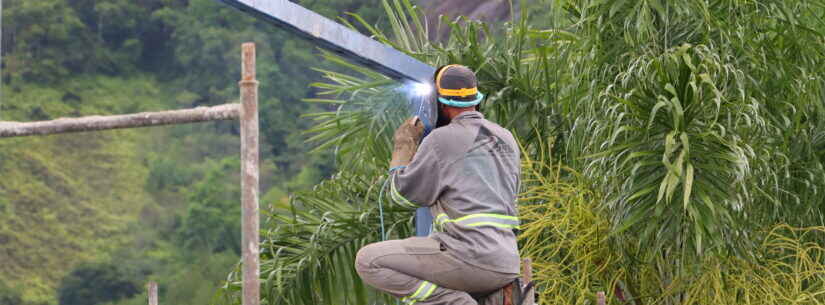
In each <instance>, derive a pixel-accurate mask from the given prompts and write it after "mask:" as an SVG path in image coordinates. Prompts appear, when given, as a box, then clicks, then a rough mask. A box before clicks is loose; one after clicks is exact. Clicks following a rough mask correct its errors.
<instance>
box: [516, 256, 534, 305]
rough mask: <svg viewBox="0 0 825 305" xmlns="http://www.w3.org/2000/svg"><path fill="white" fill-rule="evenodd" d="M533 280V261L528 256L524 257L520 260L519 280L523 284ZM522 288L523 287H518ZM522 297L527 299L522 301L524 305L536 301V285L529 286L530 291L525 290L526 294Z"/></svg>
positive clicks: (530, 304) (529, 304)
mask: <svg viewBox="0 0 825 305" xmlns="http://www.w3.org/2000/svg"><path fill="white" fill-rule="evenodd" d="M531 281H533V261H532V260H530V258H529V257H528V258H525V259H523V260H522V261H521V282H522V283H523V284H524V285H527V284H529V283H530V282H531ZM519 288H522V289H523V288H524V287H519ZM524 299H525V300H527V301H526V302H524V305H533V304H535V302H536V287H535V286H533V287H532V288H530V291H527V294H525V295H524Z"/></svg>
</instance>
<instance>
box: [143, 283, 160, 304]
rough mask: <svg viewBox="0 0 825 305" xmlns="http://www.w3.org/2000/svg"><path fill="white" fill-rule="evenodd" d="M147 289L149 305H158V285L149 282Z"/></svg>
mask: <svg viewBox="0 0 825 305" xmlns="http://www.w3.org/2000/svg"><path fill="white" fill-rule="evenodd" d="M146 289H147V290H148V292H149V305H158V283H155V282H149V284H146Z"/></svg>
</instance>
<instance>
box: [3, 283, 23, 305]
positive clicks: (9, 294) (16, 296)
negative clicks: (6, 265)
mask: <svg viewBox="0 0 825 305" xmlns="http://www.w3.org/2000/svg"><path fill="white" fill-rule="evenodd" d="M21 303H23V298H22V297H21V293H20V290H19V289H14V288H12V287H9V286H8V284H6V282H5V281H3V280H0V305H18V304H21Z"/></svg>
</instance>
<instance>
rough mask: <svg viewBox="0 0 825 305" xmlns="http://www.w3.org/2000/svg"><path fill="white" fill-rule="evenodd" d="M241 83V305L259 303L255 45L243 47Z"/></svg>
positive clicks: (245, 44)
mask: <svg viewBox="0 0 825 305" xmlns="http://www.w3.org/2000/svg"><path fill="white" fill-rule="evenodd" d="M242 49H243V50H242V58H243V63H242V67H241V68H242V69H241V81H240V82H239V85H240V87H241V120H240V121H241V122H240V123H241V191H242V193H241V206H242V207H241V208H242V214H243V215H242V217H243V220H242V227H243V228H242V229H243V231H242V234H243V236H242V238H241V239H242V245H241V249H242V255H243V305H258V304H259V303H260V300H261V297H260V295H261V291H260V289H261V287H260V272H261V271H260V266H259V246H260V245H259V244H258V243H259V237H258V234H259V223H258V222H259V218H258V213H259V211H258V81H257V80H255V44H254V43H244V44H243V46H242Z"/></svg>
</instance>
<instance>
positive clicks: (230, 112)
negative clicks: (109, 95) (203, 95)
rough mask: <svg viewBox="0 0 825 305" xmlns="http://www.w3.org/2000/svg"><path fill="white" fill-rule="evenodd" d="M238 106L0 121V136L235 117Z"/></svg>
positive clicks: (118, 127)
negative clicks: (44, 119)
mask: <svg viewBox="0 0 825 305" xmlns="http://www.w3.org/2000/svg"><path fill="white" fill-rule="evenodd" d="M238 108H239V107H238V104H224V105H219V106H213V107H197V108H193V109H183V110H171V111H160V112H142V113H134V114H125V115H109V116H87V117H79V118H60V119H56V120H51V121H41V122H8V121H0V138H9V137H25V136H35V135H48V134H57V133H70V132H83V131H95V130H108V129H121V128H134V127H148V126H159V125H170V124H186V123H196V122H205V121H217V120H234V119H236V118H238V111H239V110H238Z"/></svg>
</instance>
